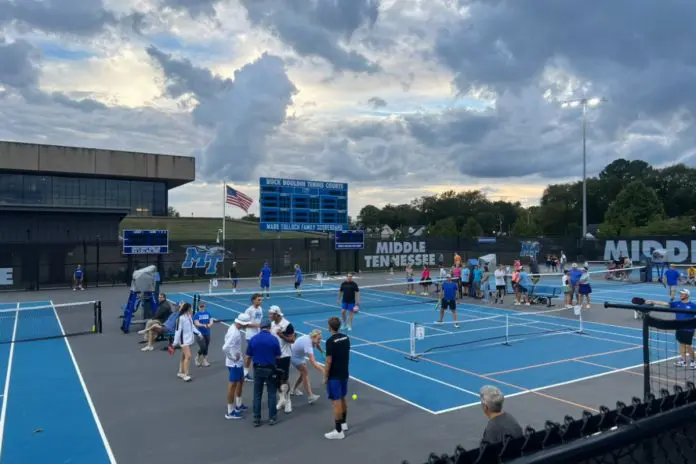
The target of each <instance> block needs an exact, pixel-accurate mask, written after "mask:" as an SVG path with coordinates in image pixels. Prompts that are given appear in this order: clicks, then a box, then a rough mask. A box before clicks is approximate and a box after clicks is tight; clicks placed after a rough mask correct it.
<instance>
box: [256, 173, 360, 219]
mask: <svg viewBox="0 0 696 464" xmlns="http://www.w3.org/2000/svg"><path fill="white" fill-rule="evenodd" d="M259 189H260V191H261V195H260V200H259V203H260V212H261V221H260V229H261V230H269V231H277V232H284V231H300V232H302V231H304V232H333V231H337V230H346V229H347V228H348V184H342V183H338V182H325V181H316V180H297V179H274V178H270V177H262V178H261V180H260V186H259Z"/></svg>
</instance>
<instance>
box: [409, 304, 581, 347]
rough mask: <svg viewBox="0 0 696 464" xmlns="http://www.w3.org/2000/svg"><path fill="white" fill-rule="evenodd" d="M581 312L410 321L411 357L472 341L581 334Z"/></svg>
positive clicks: (486, 342)
mask: <svg viewBox="0 0 696 464" xmlns="http://www.w3.org/2000/svg"><path fill="white" fill-rule="evenodd" d="M582 332H583V319H582V312H581V311H579V310H578V311H576V310H574V309H552V310H548V311H538V312H521V311H510V312H505V313H499V314H494V315H491V316H487V317H480V318H476V319H463V320H461V321H457V322H451V321H448V322H441V323H439V322H431V323H420V322H413V323H411V325H410V335H409V340H410V343H409V345H410V346H409V352H410V359H412V360H417V359H419V358H421V357H423V356H426V355H428V354H430V353H435V352H442V351H443V350H447V351H449V350H450V349H454V348H457V347H461V346H465V345H473V344H475V345H476V346H478V347H483V346H493V345H500V344H503V345H510V344H512V343H515V342H520V341H522V340H525V339H527V338H532V337H535V336H547V335H552V334H559V333H582Z"/></svg>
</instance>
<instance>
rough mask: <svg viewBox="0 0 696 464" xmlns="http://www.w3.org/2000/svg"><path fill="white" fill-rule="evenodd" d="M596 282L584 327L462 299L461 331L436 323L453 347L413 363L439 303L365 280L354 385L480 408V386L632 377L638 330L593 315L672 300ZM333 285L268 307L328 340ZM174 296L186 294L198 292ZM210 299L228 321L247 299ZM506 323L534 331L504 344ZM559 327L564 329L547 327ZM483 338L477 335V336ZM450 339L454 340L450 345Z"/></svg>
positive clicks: (431, 403) (646, 287)
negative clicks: (417, 333) (419, 332)
mask: <svg viewBox="0 0 696 464" xmlns="http://www.w3.org/2000/svg"><path fill="white" fill-rule="evenodd" d="M593 286H594V290H593V294H592V297H593V302H594V303H595V306H594V307H593V308H592V309H591V310H587V311H586V312H584V313H583V314H584V315H585V316H584V318H585V320H583V322H582V333H578V332H577V331H569V330H565V329H566V328H568V327H571V328H572V327H577V324H578V321H577V318H576V317H575V316H574V315H573V310H572V309H570V310H564V309H558V310H556V311H553V312H551V313H546V312H545V313H543V314H539V315H534V314H527V311H529V307H521V308H526V309H523V310H521V311H516V310H512V309H506V308H504V307H500V306H495V305H483V304H466V303H464V304H460V305H459V306H458V313H459V318H460V320H461V324H460V327H459V328H456V329H455V328H454V327H452V326H451V325H447V324H445V325H443V326H441V327H440V328H435V330H439V331H440V332H441V333H436V334H435V335H436V336H435V337H434V338H437V336H438V335H440V336H442V338H443V342H442V343H440V344H441V345H452V346H450V347H445V348H441V349H436V350H433V351H431V352H429V353H427V354H425V355H424V356H422V357H419V358H418V360H415V361H414V360H411V359H409V355H410V354H411V351H410V348H411V345H410V344H411V342H412V337H411V327H412V323H413V322H420V323H426V324H429V323H432V322H433V321H435V318H436V317H437V312H436V311H435V308H434V302H433V300H432V299H431V298H429V297H423V296H420V295H406V294H404V293H402V292H394V291H389V290H386V289H380V288H369V287H363V288H362V289H361V299H362V301H361V311H360V313H359V314H358V315H357V316H356V319H355V323H354V326H353V330H352V331H351V332H350V333H349V335H350V337H351V340H352V347H353V350H352V354H353V356H352V359H351V375H352V377H353V378H354V380H356V381H358V382H361V383H364V384H367V385H369V386H371V387H373V388H375V389H377V390H379V391H382V392H383V393H386V394H388V395H391V396H393V397H395V398H398V399H400V400H402V401H404V402H406V403H409V404H411V405H413V406H415V407H417V408H420V409H422V410H425V411H428V412H430V413H432V414H442V413H445V412H448V411H452V410H456V409H459V408H465V407H469V406H474V405H478V404H479V394H478V391H479V389H480V387H481V386H482V385H483V384H493V385H497V386H498V387H499V388H501V390H503V392H504V393H505V394H506V396H507V397H511V396H517V395H523V394H535V395H540V396H543V397H545V398H550V399H554V400H558V401H561V402H566V403H570V402H569V401H567V400H565V399H562V398H556V397H552V396H550V395H549V394H547V393H543V392H542V390H546V389H549V388H551V387H555V386H561V385H566V384H570V383H574V382H579V381H581V380H586V379H590V378H595V377H601V376H605V375H609V374H612V373H615V372H619V371H625V372H627V373H629V374H631V373H632V372H630V370H631V369H632V368H635V367H638V366H640V365H642V351H641V350H642V335H641V331H640V330H639V329H637V328H632V327H625V326H620V325H612V324H605V323H600V322H592V321H590V320H588V319H591V318H592V313H596V312H598V311H610V310H606V309H604V308H601V307H599V306H598V304H600V305H601V302H603V301H605V300H612V301H626V302H627V301H629V300H630V299H631V298H632V297H633V296H643V297H646V298H651V299H664V298H666V290H665V289H664V288H663V287H662V286H661V285H659V284H650V283H645V284H628V283H625V282H623V283H622V282H611V281H606V282H605V281H598V282H596V284H595V283H594V282H593ZM334 287H335V288H331V286H329V285H325V286H324V288H323V289H311V288H310V289H309V290H307V291H305V292H304V293H303V294H302V296H296V295H295V294H294V293H293V292H289V293H282V294H281V293H276V294H275V296H274V295H273V294H272V295H271V296H272V298H271V299H270V300H267V301H264V304H263V306H264V308H268V307H269V306H270V305H272V304H277V305H279V306H280V307H281V308H282V309H283V311H284V313H285V315H286V317H287V318H288V319H289V320H290V321H291V322H292V323H293V324H294V325H295V327H296V328H297V330H298V331H300V332H303V333H308V332H309V331H311V330H312V329H315V328H318V329H321V330H324V331H325V332H324V333H325V337H324V338H326V337H327V332H326V320H327V318H328V317H329V316H331V315H338V314H339V311H338V306H337V286H334ZM277 290H280V289H276V291H277ZM170 297H173V299H181V298H184V299H189V300H190V298H191V297H192V295H191V294H180V295H170ZM204 300H205V301H206V302H207V304H208V308H209V311H210V312H211V313H212V314H213V317H216V318H219V319H223V320H230V319H232V318H233V317H234V316H235V315H236V314H238V313H239V312H241V311H243V310H244V309H245V308H246V307H247V306H248V305H249V301H248V297H242V296H241V295H228V294H224V295H223V294H220V295H216V296H210V297H205V296H204ZM464 301H465V302H467V301H471V300H464ZM509 301H510V297H508V302H509ZM558 303H559V304H560V303H561V302H558ZM540 309H545V308H543V307H539V306H537V307H534V310H535V311H539V310H540ZM448 317H449V316H448V315H446V319H445V320H446V321H447V320H448V319H447V318H448ZM504 321H508V322H507V324H509V323H510V322H509V321H512V323H513V324H514V323H516V322H519V323H520V325H524V326H525V327H527V328H531V329H535V330H532V331H531V332H532V334H531V335H523V333H517V332H514V330H513V333H512V334H511V335H512V337H511V338H510V341H511V343H509V345H504V344H503V343H502V341H503V340H502V339H503V338H504V336H503V335H501V334H503V333H504V331H505V326H506V322H504ZM556 326H557V327H558V328H559V330H558V331H555V330H548V329H549V328H550V327H551V328H553V327H556ZM448 332H456V333H451V334H450V333H448ZM535 332H537V333H535ZM491 333H493V335H492V336H491ZM479 335H480V339H481V340H479V341H477V338H478V337H479ZM445 339H451V340H450V341H453V343H449V342H447V343H446V342H445ZM460 342H461V343H460ZM422 343H426V344H427V343H429V339H428V338H427V337H426V338H425V339H424V340H423V341H422ZM438 343H439V341H438V342H435V344H436V345H437V344H438ZM416 345H418V341H417V342H416ZM635 375H636V376H637V379H639V376H638V374H635ZM573 404H574V405H575V406H579V407H583V408H585V407H586V406H585V405H578V404H575V403H573ZM586 408H587V409H588V410H593V409H592V408H590V407H586Z"/></svg>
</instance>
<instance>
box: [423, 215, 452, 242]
mask: <svg viewBox="0 0 696 464" xmlns="http://www.w3.org/2000/svg"><path fill="white" fill-rule="evenodd" d="M428 235H429V236H431V237H456V236H457V235H459V231H458V230H457V221H456V220H455V219H454V218H453V217H449V218H447V219H440V220H439V221H437V222H436V223H435V224H433V225H432V226H430V227H429V228H428Z"/></svg>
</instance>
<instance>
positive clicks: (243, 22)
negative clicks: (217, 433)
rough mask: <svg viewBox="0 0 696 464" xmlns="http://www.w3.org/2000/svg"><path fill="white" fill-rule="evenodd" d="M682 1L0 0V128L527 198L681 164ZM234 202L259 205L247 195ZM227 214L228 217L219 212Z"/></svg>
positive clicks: (311, 173)
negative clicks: (637, 166)
mask: <svg viewBox="0 0 696 464" xmlns="http://www.w3.org/2000/svg"><path fill="white" fill-rule="evenodd" d="M693 18H696V2H694V1H693V0H660V1H655V0H611V1H607V0H584V1H577V0H509V1H505V0H459V1H457V0H0V117H1V118H2V124H0V139H5V140H15V141H24V142H38V143H48V144H58V145H78V146H89V147H95V148H109V149H123V150H132V151H145V152H154V153H168V154H181V155H190V156H195V157H196V159H197V171H198V172H197V179H198V180H197V182H196V183H195V184H192V185H190V186H186V187H182V188H179V189H176V190H175V191H173V192H172V194H171V202H172V204H173V205H174V206H175V207H176V208H177V209H179V210H180V211H181V212H182V213H184V214H186V215H189V214H192V213H194V214H196V215H219V214H220V209H221V205H220V198H221V181H222V179H223V178H226V179H228V181H229V183H230V184H232V185H234V186H236V187H237V188H239V189H240V190H242V191H243V192H245V193H247V194H249V195H250V196H252V197H253V198H257V197H258V178H259V177H261V176H271V177H290V178H297V179H305V178H306V179H317V180H332V181H343V182H349V183H350V185H351V190H350V213H351V214H352V215H354V216H355V215H357V212H358V211H359V209H360V208H361V207H362V206H364V205H365V204H368V203H372V204H377V205H379V206H382V205H384V204H386V203H390V202H391V203H400V202H405V201H409V200H411V199H412V198H414V197H417V196H420V195H424V194H432V193H437V192H440V191H443V190H447V189H451V188H454V189H465V188H481V189H484V190H485V191H486V192H487V193H489V195H490V196H491V197H492V198H496V199H497V198H501V197H505V198H507V199H522V200H526V201H528V202H534V201H537V200H538V198H539V196H540V195H541V191H542V190H543V188H544V186H545V185H547V184H548V183H550V182H558V181H565V180H570V179H574V178H578V177H579V176H580V175H581V173H582V165H581V159H582V155H581V153H582V144H581V140H582V137H581V125H580V111H579V110H578V109H562V108H561V107H560V104H559V102H560V101H561V100H563V99H569V98H576V97H583V96H588V97H589V96H602V97H606V98H607V99H608V101H607V102H606V103H604V104H603V105H602V106H600V107H598V108H595V109H592V110H591V111H590V112H589V113H588V170H589V173H590V174H596V173H597V172H598V171H599V170H601V169H602V167H603V166H605V165H606V164H607V163H609V162H611V161H612V160H613V159H615V158H617V157H624V158H629V159H643V160H645V161H648V162H650V163H653V164H656V165H663V164H669V163H673V162H677V161H683V162H685V163H687V164H689V165H696V158H695V155H696V125H694V117H695V116H696V52H694V44H695V43H696V28H695V27H693ZM252 212H258V208H257V207H256V205H255V207H254V209H253V210H252ZM234 215H235V216H239V215H240V214H239V213H235V214H234Z"/></svg>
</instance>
